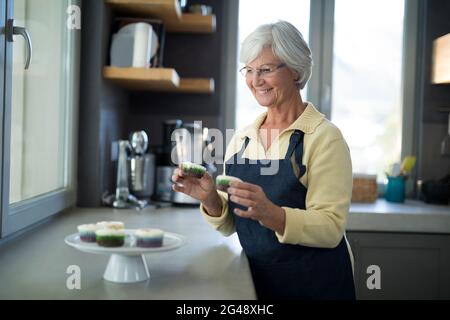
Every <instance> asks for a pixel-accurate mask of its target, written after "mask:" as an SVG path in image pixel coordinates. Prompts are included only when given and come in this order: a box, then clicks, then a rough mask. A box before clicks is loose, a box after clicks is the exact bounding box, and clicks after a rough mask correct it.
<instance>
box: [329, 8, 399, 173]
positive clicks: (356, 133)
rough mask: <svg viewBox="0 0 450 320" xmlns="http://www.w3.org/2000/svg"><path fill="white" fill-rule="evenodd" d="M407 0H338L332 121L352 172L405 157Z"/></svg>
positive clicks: (377, 167)
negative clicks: (348, 154)
mask: <svg viewBox="0 0 450 320" xmlns="http://www.w3.org/2000/svg"><path fill="white" fill-rule="evenodd" d="M404 5H405V4H404V1H401V0H397V1H391V0H377V1H367V0H366V1H361V0H336V1H335V13H334V46H333V71H332V74H333V78H332V97H331V121H333V123H335V124H336V125H337V126H338V127H339V128H340V130H341V131H342V133H343V135H344V137H345V139H346V141H347V143H348V145H349V147H350V150H351V155H352V162H353V171H354V172H360V173H371V174H377V175H378V179H380V180H381V179H383V178H384V176H385V171H386V170H387V166H388V165H389V164H392V163H394V162H398V161H399V160H400V153H401V142H402V139H401V138H402V58H403V50H402V48H403V20H404Z"/></svg>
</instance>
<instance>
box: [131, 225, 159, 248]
mask: <svg viewBox="0 0 450 320" xmlns="http://www.w3.org/2000/svg"><path fill="white" fill-rule="evenodd" d="M134 235H135V237H136V246H138V247H143V248H155V247H161V246H162V244H163V238H164V231H162V230H160V229H151V228H142V229H137V230H136V231H135V233H134Z"/></svg>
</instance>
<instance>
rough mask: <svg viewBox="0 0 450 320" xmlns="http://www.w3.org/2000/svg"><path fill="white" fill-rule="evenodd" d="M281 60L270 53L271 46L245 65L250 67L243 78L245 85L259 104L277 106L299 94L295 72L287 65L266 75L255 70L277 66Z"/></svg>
mask: <svg viewBox="0 0 450 320" xmlns="http://www.w3.org/2000/svg"><path fill="white" fill-rule="evenodd" d="M280 64H281V61H280V60H279V59H278V58H276V57H275V56H274V55H273V53H272V48H270V47H269V48H265V49H263V50H262V52H261V54H260V55H259V56H258V57H257V58H256V59H255V60H253V61H252V62H250V63H249V64H247V65H246V67H248V68H251V70H252V72H249V73H248V74H247V76H246V78H245V80H246V82H247V86H248V87H249V88H250V90H251V91H252V93H253V95H254V96H255V98H256V100H257V101H258V103H259V104H260V105H261V106H265V107H271V106H278V105H280V104H282V103H283V102H286V101H288V100H289V99H291V98H292V97H293V96H294V95H295V94H299V92H298V89H297V86H296V85H295V80H296V78H297V77H298V76H297V74H296V73H295V72H293V71H291V70H290V69H288V68H287V67H285V66H284V67H281V68H278V69H276V70H274V71H273V72H270V73H269V74H267V75H263V76H261V75H260V74H258V72H256V71H255V70H257V69H258V70H259V69H264V68H266V67H268V66H269V67H271V68H272V69H273V68H274V67H276V66H279V65H280Z"/></svg>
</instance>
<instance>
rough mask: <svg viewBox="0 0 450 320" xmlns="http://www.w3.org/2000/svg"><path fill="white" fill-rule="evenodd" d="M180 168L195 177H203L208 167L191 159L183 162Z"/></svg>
mask: <svg viewBox="0 0 450 320" xmlns="http://www.w3.org/2000/svg"><path fill="white" fill-rule="evenodd" d="M180 168H181V170H183V173H185V174H186V175H187V176H191V177H195V178H201V177H203V175H204V174H205V173H206V168H205V167H204V166H201V165H199V164H195V163H192V162H189V161H185V162H183V163H181V165H180Z"/></svg>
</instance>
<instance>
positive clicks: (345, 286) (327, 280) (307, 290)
mask: <svg viewBox="0 0 450 320" xmlns="http://www.w3.org/2000/svg"><path fill="white" fill-rule="evenodd" d="M303 137H304V133H303V132H302V131H300V130H296V131H294V132H293V133H292V135H291V137H290V141H289V147H288V151H287V153H286V156H285V158H284V159H279V160H262V161H261V160H249V159H245V158H243V157H242V155H243V153H244V150H245V149H246V147H247V145H248V143H249V138H248V137H246V140H245V143H244V144H243V146H242V148H241V150H240V151H239V152H238V153H237V154H235V155H234V156H233V157H232V158H231V159H229V160H228V161H227V162H226V163H225V168H226V173H227V175H230V176H235V177H238V178H240V179H242V180H243V181H244V182H248V183H252V184H256V185H259V186H260V187H262V189H263V190H264V192H265V194H266V196H267V198H268V199H269V200H270V201H272V202H273V203H274V204H276V205H278V206H286V207H291V208H299V209H305V208H306V207H305V199H306V192H307V189H306V188H305V187H304V186H303V185H302V184H301V183H300V181H299V178H300V177H301V176H303V175H304V174H305V171H306V167H305V166H304V165H303V164H302V155H303ZM294 152H295V160H296V163H297V165H299V169H300V175H299V176H298V177H297V176H296V175H295V173H294V170H293V168H292V163H291V156H292V154H293V153H294ZM274 161H277V162H278V166H279V167H278V171H277V172H276V173H275V175H262V174H261V172H262V171H261V170H262V169H263V170H268V168H270V167H271V166H273V165H275V164H274V163H273V162H274ZM264 168H265V169H264ZM272 168H273V167H272ZM235 208H240V209H243V210H246V209H247V208H246V207H243V206H240V205H237V204H236V203H234V202H232V201H229V213H230V214H232V215H233V218H234V221H235V226H236V232H237V234H238V236H239V241H240V243H241V245H242V247H243V249H244V252H245V253H246V255H247V257H248V260H249V264H250V270H251V273H252V278H253V282H254V285H255V290H256V294H257V296H258V299H355V289H354V282H353V273H352V266H351V260H350V256H349V252H348V249H347V245H346V240H345V237H342V240H341V241H340V242H339V245H338V246H337V247H336V248H332V249H329V248H313V247H307V246H302V245H293V244H283V243H280V242H279V241H278V239H277V237H276V235H275V232H274V231H273V230H270V229H268V228H266V227H264V226H262V225H260V224H259V222H258V221H255V220H252V219H246V218H241V217H239V216H237V215H235V214H234V212H233V210H234V209H235Z"/></svg>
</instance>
